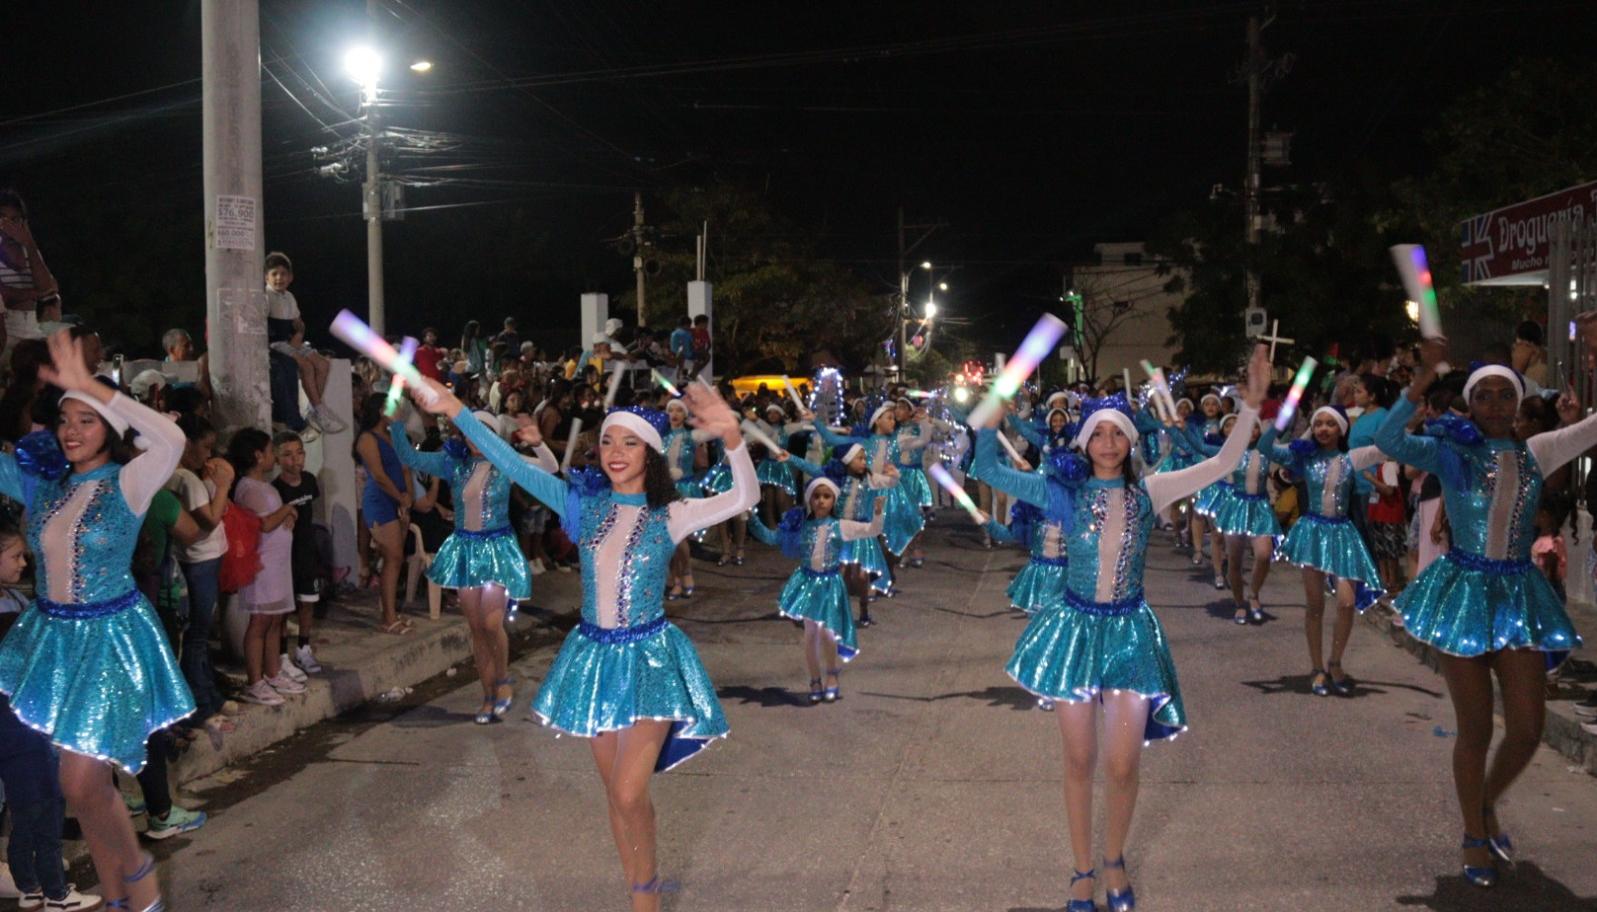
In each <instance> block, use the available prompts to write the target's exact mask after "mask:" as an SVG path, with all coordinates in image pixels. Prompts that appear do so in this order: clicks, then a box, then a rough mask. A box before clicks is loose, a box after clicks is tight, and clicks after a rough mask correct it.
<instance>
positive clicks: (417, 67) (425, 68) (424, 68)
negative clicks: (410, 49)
mask: <svg viewBox="0 0 1597 912" xmlns="http://www.w3.org/2000/svg"><path fill="white" fill-rule="evenodd" d="M432 68H433V62H432V61H431V60H418V61H416V62H415V63H413V64H411V65H410V71H411V72H412V73H427V72H430V71H431V70H432Z"/></svg>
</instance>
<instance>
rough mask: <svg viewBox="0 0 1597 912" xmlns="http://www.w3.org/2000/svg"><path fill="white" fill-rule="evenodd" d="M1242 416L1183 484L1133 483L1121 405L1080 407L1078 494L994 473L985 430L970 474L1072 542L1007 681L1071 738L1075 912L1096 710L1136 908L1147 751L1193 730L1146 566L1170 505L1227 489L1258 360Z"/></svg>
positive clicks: (1112, 842) (1086, 846)
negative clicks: (1150, 595) (1060, 578)
mask: <svg viewBox="0 0 1597 912" xmlns="http://www.w3.org/2000/svg"><path fill="white" fill-rule="evenodd" d="M1248 376H1249V378H1250V379H1249V381H1248V391H1247V404H1246V407H1245V408H1244V409H1243V411H1242V413H1241V415H1240V416H1239V417H1240V421H1241V425H1240V426H1239V429H1238V431H1237V433H1235V434H1234V435H1233V436H1232V437H1231V439H1230V440H1228V441H1227V442H1226V445H1225V447H1224V448H1223V449H1222V450H1221V453H1220V455H1218V456H1215V457H1213V458H1211V459H1208V460H1206V461H1204V462H1202V463H1199V464H1198V465H1196V466H1192V467H1190V468H1188V469H1184V470H1182V471H1180V472H1170V473H1165V474H1162V475H1148V476H1145V477H1144V478H1142V479H1141V480H1140V481H1139V480H1138V479H1137V478H1135V477H1134V476H1133V469H1132V465H1133V463H1132V460H1131V449H1132V447H1133V446H1134V445H1135V444H1136V440H1137V431H1136V428H1135V426H1134V425H1133V424H1132V420H1131V414H1130V410H1129V407H1128V406H1127V404H1126V401H1125V398H1124V396H1120V395H1117V396H1113V397H1110V398H1109V399H1108V400H1098V401H1097V402H1092V403H1089V404H1088V405H1085V406H1083V411H1084V412H1086V413H1087V417H1086V419H1085V420H1084V421H1083V422H1082V424H1081V429H1080V430H1079V431H1078V433H1077V436H1076V446H1077V447H1078V448H1079V450H1081V451H1082V452H1083V453H1084V454H1085V460H1083V461H1082V462H1080V463H1078V468H1077V470H1076V473H1075V476H1076V480H1075V481H1074V482H1069V481H1066V480H1064V479H1062V478H1058V477H1044V476H1042V475H1037V474H1032V473H1023V472H1016V471H1014V470H1013V469H1005V468H1003V467H1001V466H999V465H998V464H997V459H996V440H995V438H994V437H993V433H994V432H993V431H992V430H991V429H983V430H982V431H981V433H980V435H979V436H978V437H977V442H976V465H977V466H979V471H980V472H981V473H983V474H984V475H985V476H986V477H987V478H988V483H989V484H992V485H994V486H997V487H1002V488H1004V489H1005V490H1008V491H1010V492H1011V493H1013V494H1014V495H1015V496H1017V497H1019V498H1020V499H1022V500H1025V501H1027V502H1029V503H1031V504H1032V505H1034V506H1037V507H1039V508H1040V509H1042V510H1044V511H1045V512H1046V513H1047V514H1048V515H1049V516H1050V517H1051V518H1056V519H1058V520H1059V521H1060V522H1062V523H1063V524H1064V525H1065V528H1066V530H1067V531H1068V533H1069V545H1068V550H1069V553H1070V569H1069V573H1068V581H1067V585H1066V590H1065V595H1064V598H1062V599H1060V600H1059V601H1058V602H1056V603H1054V604H1052V605H1049V606H1048V607H1046V608H1044V609H1042V610H1041V611H1039V612H1037V614H1035V615H1033V616H1032V619H1031V622H1030V623H1028V624H1027V625H1026V630H1025V632H1023V633H1022V634H1021V635H1020V639H1019V641H1018V642H1017V643H1016V644H1015V652H1014V655H1013V656H1011V658H1010V660H1009V663H1008V665H1007V666H1006V669H1005V670H1006V671H1007V672H1008V673H1009V675H1010V676H1011V677H1012V678H1014V679H1015V681H1016V682H1017V683H1019V684H1020V686H1021V687H1023V688H1025V689H1026V690H1027V691H1028V692H1030V693H1032V694H1033V695H1035V696H1037V697H1039V698H1041V699H1044V700H1052V701H1056V704H1057V705H1056V712H1055V715H1056V716H1057V717H1058V721H1059V731H1060V734H1061V736H1062V737H1063V739H1064V753H1065V775H1064V778H1065V812H1066V818H1067V820H1068V822H1069V827H1070V847H1071V853H1072V855H1073V856H1074V860H1075V873H1074V874H1073V875H1072V877H1071V880H1070V889H1071V900H1070V904H1069V905H1068V906H1067V907H1066V908H1067V909H1068V910H1069V912H1091V910H1092V909H1093V908H1095V907H1094V906H1093V902H1092V895H1093V887H1094V884H1095V881H1096V869H1095V868H1094V867H1092V779H1093V766H1094V765H1095V762H1096V757H1097V752H1098V733H1097V714H1098V710H1097V705H1099V704H1101V705H1102V707H1103V716H1104V726H1103V727H1104V739H1105V740H1106V741H1107V744H1106V745H1105V750H1104V754H1105V757H1106V764H1107V765H1106V777H1105V778H1106V779H1107V783H1108V788H1107V791H1108V814H1107V817H1108V828H1107V833H1106V836H1105V840H1104V867H1105V869H1106V876H1105V879H1106V880H1107V881H1108V884H1107V887H1108V901H1109V908H1110V909H1112V910H1115V912H1125V910H1130V909H1133V908H1134V907H1135V904H1136V898H1135V896H1134V895H1133V893H1132V890H1131V885H1130V881H1129V879H1128V877H1127V874H1126V870H1125V858H1124V851H1125V843H1126V836H1127V834H1128V832H1129V831H1130V828H1131V817H1132V812H1133V810H1134V809H1135V807H1136V799H1137V768H1138V765H1139V763H1140V760H1141V753H1142V746H1143V743H1144V742H1145V741H1149V740H1153V739H1157V738H1171V737H1174V736H1175V735H1176V734H1178V733H1179V732H1181V731H1182V730H1183V729H1184V728H1185V727H1186V713H1185V711H1184V709H1183V707H1182V705H1181V692H1180V689H1179V687H1178V686H1177V683H1176V672H1175V663H1174V662H1173V661H1172V660H1171V658H1170V650H1169V646H1168V644H1167V643H1166V641H1165V635H1164V630H1163V628H1162V627H1161V626H1160V624H1159V620H1158V618H1157V617H1156V616H1155V615H1154V613H1153V609H1151V608H1150V607H1148V603H1147V601H1146V600H1145V599H1144V598H1143V594H1142V576H1143V561H1144V558H1145V556H1146V554H1147V547H1148V532H1149V530H1150V529H1151V528H1152V526H1153V517H1154V514H1156V513H1157V512H1158V511H1159V510H1162V509H1164V508H1165V507H1166V506H1168V505H1169V504H1171V503H1173V502H1174V501H1176V500H1178V499H1180V498H1182V497H1185V496H1187V495H1189V494H1191V493H1192V492H1194V491H1196V490H1198V489H1199V488H1201V487H1202V486H1204V485H1205V484H1209V483H1211V482H1213V481H1214V480H1215V479H1217V478H1220V477H1222V476H1223V475H1225V473H1227V472H1229V471H1230V470H1231V469H1232V468H1233V467H1235V465H1236V463H1237V460H1239V459H1240V458H1241V456H1242V452H1243V450H1245V449H1246V448H1247V441H1248V433H1249V431H1250V430H1251V425H1252V424H1253V422H1254V420H1255V418H1256V417H1257V414H1258V413H1257V408H1258V404H1259V402H1261V401H1262V400H1263V399H1264V394H1265V391H1266V389H1267V388H1268V385H1269V377H1270V366H1269V361H1268V359H1267V358H1266V357H1265V354H1264V348H1263V346H1260V347H1259V348H1258V349H1257V350H1255V352H1254V355H1253V360H1252V363H1251V364H1250V366H1249V369H1248Z"/></svg>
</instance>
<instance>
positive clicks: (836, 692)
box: [821, 668, 843, 703]
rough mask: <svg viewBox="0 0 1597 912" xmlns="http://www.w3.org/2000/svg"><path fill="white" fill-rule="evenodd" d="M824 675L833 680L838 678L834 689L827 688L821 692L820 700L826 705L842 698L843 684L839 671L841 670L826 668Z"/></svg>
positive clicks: (841, 672)
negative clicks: (829, 676)
mask: <svg viewBox="0 0 1597 912" xmlns="http://www.w3.org/2000/svg"><path fill="white" fill-rule="evenodd" d="M826 673H827V674H829V675H831V676H832V677H834V678H838V679H839V680H838V685H837V686H836V687H828V688H826V689H825V690H823V691H821V699H823V700H825V701H826V702H828V703H836V702H837V701H838V700H840V699H842V697H843V682H842V676H843V669H841V668H828V669H827V670H826Z"/></svg>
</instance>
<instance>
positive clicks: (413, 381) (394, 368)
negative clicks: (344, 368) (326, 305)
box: [331, 310, 438, 404]
mask: <svg viewBox="0 0 1597 912" xmlns="http://www.w3.org/2000/svg"><path fill="white" fill-rule="evenodd" d="M331 329H332V333H333V335H334V336H336V337H338V338H339V339H340V340H342V341H343V342H344V344H346V345H348V346H349V347H350V348H353V349H355V350H356V351H358V352H360V353H361V354H363V355H365V356H366V357H368V358H370V359H372V360H373V361H375V362H377V366H378V367H381V368H382V369H383V370H386V371H388V372H390V373H394V374H398V375H399V376H401V377H404V378H405V382H406V383H408V384H410V385H411V387H413V388H414V389H415V390H416V394H417V395H419V396H421V397H422V398H423V399H424V400H426V401H427V402H428V403H429V404H430V403H433V402H436V401H437V400H438V394H437V393H436V392H434V391H433V388H432V387H431V386H429V385H427V384H426V383H423V382H422V376H421V372H420V371H418V370H416V366H415V365H413V364H411V363H410V362H409V361H406V360H405V359H404V358H401V357H400V355H399V352H397V351H395V350H394V347H393V346H392V345H389V344H388V342H387V341H386V340H384V339H383V337H381V336H379V335H377V334H376V333H374V332H372V328H371V327H370V326H367V325H366V322H365V321H364V320H362V319H361V318H360V317H357V316H355V315H354V314H352V313H350V312H349V311H347V310H341V311H339V312H338V316H336V317H334V318H333V325H332V328H331Z"/></svg>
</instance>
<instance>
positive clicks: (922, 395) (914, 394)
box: [904, 390, 937, 399]
mask: <svg viewBox="0 0 1597 912" xmlns="http://www.w3.org/2000/svg"><path fill="white" fill-rule="evenodd" d="M904 395H905V396H908V397H909V398H911V399H936V398H937V394H936V393H928V392H926V391H925V390H904Z"/></svg>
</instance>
